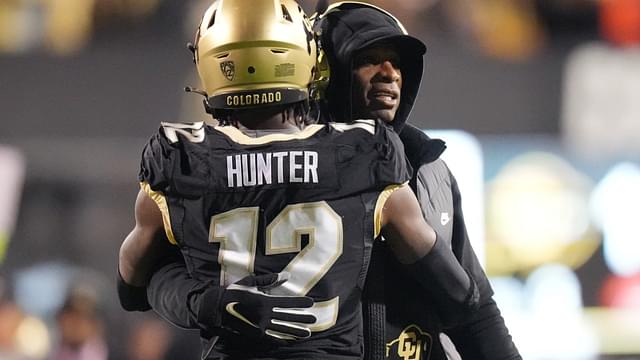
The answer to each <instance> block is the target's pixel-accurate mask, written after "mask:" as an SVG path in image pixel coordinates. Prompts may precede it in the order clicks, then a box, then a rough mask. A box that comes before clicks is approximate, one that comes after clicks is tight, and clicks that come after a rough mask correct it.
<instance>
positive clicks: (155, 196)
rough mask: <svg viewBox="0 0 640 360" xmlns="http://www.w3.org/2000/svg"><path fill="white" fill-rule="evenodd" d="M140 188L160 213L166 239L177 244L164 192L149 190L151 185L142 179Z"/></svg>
mask: <svg viewBox="0 0 640 360" xmlns="http://www.w3.org/2000/svg"><path fill="white" fill-rule="evenodd" d="M140 189H142V191H144V192H145V193H147V195H149V197H150V198H151V199H152V200H153V201H155V203H156V204H157V205H158V208H159V209H160V212H161V213H162V224H163V225H164V232H165V233H166V234H167V239H169V242H170V243H172V244H173V245H178V243H177V242H176V238H175V236H174V235H173V230H172V229H171V217H169V205H168V204H167V199H166V198H165V197H164V194H162V193H161V192H158V191H153V190H151V186H150V185H149V184H148V183H147V182H145V181H143V182H141V183H140Z"/></svg>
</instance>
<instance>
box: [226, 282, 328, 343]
mask: <svg viewBox="0 0 640 360" xmlns="http://www.w3.org/2000/svg"><path fill="white" fill-rule="evenodd" d="M288 278H289V276H288V274H286V273H281V274H266V275H260V276H247V277H245V278H243V279H242V280H239V281H238V282H236V283H234V284H231V285H229V287H227V288H226V289H224V290H223V291H222V292H221V294H220V295H221V296H219V301H218V306H219V307H218V309H219V311H220V313H221V315H222V316H221V318H220V320H221V325H222V327H224V328H227V329H229V330H231V331H233V332H236V333H238V334H241V335H245V336H251V337H265V336H266V337H267V338H271V339H272V340H297V339H304V338H308V337H309V336H311V330H310V329H309V326H308V324H313V323H314V322H315V321H316V317H315V316H314V315H313V314H312V313H311V312H309V311H307V309H308V308H310V307H311V306H313V299H311V298H310V297H307V296H283V295H277V296H276V295H269V294H268V292H269V290H270V289H273V288H275V287H277V286H279V285H282V284H283V283H284V282H285V281H287V280H288Z"/></svg>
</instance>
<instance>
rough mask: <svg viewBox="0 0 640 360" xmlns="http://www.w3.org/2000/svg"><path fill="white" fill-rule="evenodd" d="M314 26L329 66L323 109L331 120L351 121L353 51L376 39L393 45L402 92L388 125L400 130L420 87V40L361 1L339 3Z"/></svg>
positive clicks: (397, 130)
mask: <svg viewBox="0 0 640 360" xmlns="http://www.w3.org/2000/svg"><path fill="white" fill-rule="evenodd" d="M316 26H317V27H319V31H320V32H321V37H320V42H321V46H322V48H323V50H324V51H325V54H326V56H327V59H328V61H329V66H330V68H331V77H330V80H329V85H328V87H327V90H326V106H327V109H325V110H327V111H328V112H329V114H330V116H331V118H332V119H331V120H332V121H338V122H345V121H350V120H353V119H352V118H351V117H352V109H351V106H352V104H351V91H352V76H353V75H352V70H353V57H354V54H355V53H356V52H357V51H359V50H362V49H364V48H366V47H368V46H370V45H373V44H374V43H377V42H380V41H387V42H390V43H392V44H394V45H395V47H396V50H397V51H398V54H399V55H400V63H401V65H400V70H401V72H402V93H401V99H400V106H399V107H398V111H397V112H396V115H395V118H394V121H393V123H392V125H393V128H394V129H395V130H396V132H400V131H401V130H402V127H403V126H404V124H405V123H406V121H407V119H408V117H409V114H410V112H411V109H412V108H413V104H414V102H415V100H416V96H417V94H418V90H419V89H420V82H421V80H422V72H423V66H424V60H423V55H424V53H425V52H426V47H425V45H424V43H423V42H422V41H420V40H418V39H416V38H414V37H412V36H410V35H407V33H406V31H405V30H404V27H402V24H400V22H398V20H397V19H395V18H394V17H393V16H392V15H391V14H389V13H387V12H386V11H384V10H382V9H379V8H376V7H374V6H372V5H369V4H365V3H358V2H349V1H346V2H343V3H339V4H337V6H335V7H333V8H330V9H329V11H328V12H326V13H325V14H324V15H322V16H321V18H320V20H319V23H317V24H316ZM346 99H348V100H346ZM345 100H346V101H345Z"/></svg>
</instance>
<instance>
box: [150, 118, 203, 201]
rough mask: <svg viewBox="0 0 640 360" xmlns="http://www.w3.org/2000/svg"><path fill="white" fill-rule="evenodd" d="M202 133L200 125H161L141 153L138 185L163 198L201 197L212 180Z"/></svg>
mask: <svg viewBox="0 0 640 360" xmlns="http://www.w3.org/2000/svg"><path fill="white" fill-rule="evenodd" d="M204 133H205V131H204V125H202V124H201V123H194V124H182V123H162V126H161V127H160V129H159V130H158V132H157V133H156V134H154V135H153V136H152V137H151V139H149V141H148V142H147V144H146V145H145V147H144V150H143V151H142V161H141V163H140V173H139V175H138V179H139V181H140V182H145V183H148V184H149V187H150V188H151V190H153V191H159V192H162V193H164V194H165V195H170V194H179V195H180V196H182V197H196V196H199V195H201V194H202V193H203V192H205V191H206V187H207V184H208V181H209V180H210V178H211V173H210V171H209V167H210V166H209V164H208V150H207V146H206V144H205V142H204V141H205V135H204Z"/></svg>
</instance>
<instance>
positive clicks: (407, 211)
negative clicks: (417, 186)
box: [381, 185, 478, 319]
mask: <svg viewBox="0 0 640 360" xmlns="http://www.w3.org/2000/svg"><path fill="white" fill-rule="evenodd" d="M381 226H382V234H383V236H384V237H385V239H386V240H387V241H389V246H390V247H391V249H392V251H393V252H394V254H395V256H396V257H397V258H398V261H400V263H402V264H404V265H405V266H406V268H407V271H408V272H409V274H411V276H413V277H414V278H415V279H416V280H417V281H418V282H420V283H421V284H422V285H423V286H424V287H425V288H426V289H427V290H428V291H429V292H430V293H431V294H432V295H433V298H434V300H435V302H436V305H437V306H438V307H439V309H438V310H439V311H440V312H442V313H444V314H447V315H448V316H449V315H450V316H451V317H450V318H451V319H453V318H455V319H460V318H461V316H466V315H468V314H469V313H470V312H471V311H472V310H475V309H476V308H477V306H478V290H477V287H476V285H475V282H474V281H473V280H472V279H471V278H470V277H469V275H468V274H467V272H466V271H465V270H464V268H463V267H462V266H461V265H460V263H459V262H458V261H457V259H456V258H455V256H454V254H453V252H452V251H451V249H450V248H449V247H448V246H447V245H446V243H445V242H444V241H442V240H439V239H438V238H437V235H436V233H435V231H434V230H433V229H432V228H431V226H429V225H428V224H427V222H426V221H425V220H424V218H423V216H422V212H421V210H420V205H419V204H418V200H417V199H416V197H415V195H414V194H413V192H412V191H411V189H410V188H409V186H407V185H404V186H401V187H400V188H398V189H397V190H395V191H394V192H393V193H392V194H391V195H390V196H389V198H388V199H387V200H386V202H385V204H384V207H383V208H382V211H381Z"/></svg>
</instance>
